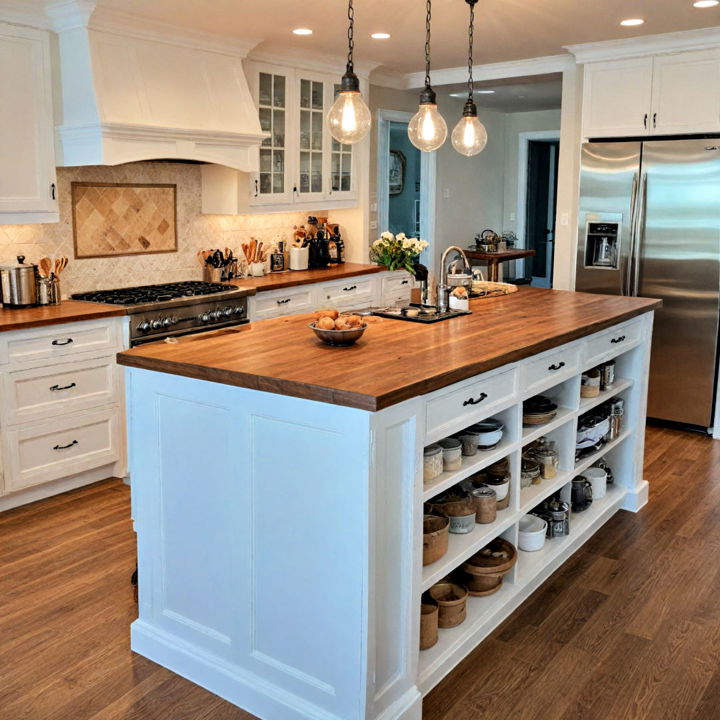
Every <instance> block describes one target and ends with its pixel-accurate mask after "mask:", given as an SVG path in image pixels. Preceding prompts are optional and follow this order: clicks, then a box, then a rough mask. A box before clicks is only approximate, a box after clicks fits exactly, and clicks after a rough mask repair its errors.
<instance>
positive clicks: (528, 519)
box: [518, 515, 547, 552]
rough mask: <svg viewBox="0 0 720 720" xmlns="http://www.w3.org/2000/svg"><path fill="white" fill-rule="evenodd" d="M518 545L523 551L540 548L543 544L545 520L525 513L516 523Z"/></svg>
mask: <svg viewBox="0 0 720 720" xmlns="http://www.w3.org/2000/svg"><path fill="white" fill-rule="evenodd" d="M518 530H519V532H518V547H519V548H520V549H521V550H524V551H525V552H535V551H536V550H541V549H542V547H543V545H545V535H546V533H547V522H545V520H543V519H542V518H539V517H537V516H535V515H525V516H523V517H522V518H521V519H520V523H519V525H518Z"/></svg>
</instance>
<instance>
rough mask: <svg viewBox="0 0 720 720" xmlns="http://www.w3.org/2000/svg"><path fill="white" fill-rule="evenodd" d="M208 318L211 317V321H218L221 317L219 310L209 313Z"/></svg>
mask: <svg viewBox="0 0 720 720" xmlns="http://www.w3.org/2000/svg"><path fill="white" fill-rule="evenodd" d="M210 317H211V318H212V319H213V320H219V319H220V318H221V317H222V311H220V310H213V311H212V312H211V313H210Z"/></svg>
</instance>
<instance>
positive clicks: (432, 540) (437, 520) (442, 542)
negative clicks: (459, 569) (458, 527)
mask: <svg viewBox="0 0 720 720" xmlns="http://www.w3.org/2000/svg"><path fill="white" fill-rule="evenodd" d="M449 527H450V520H448V518H446V517H438V516H437V515H425V517H423V565H430V563H434V562H435V561H436V560H439V559H440V558H441V557H442V556H443V555H444V554H445V553H446V552H447V550H448V528H449Z"/></svg>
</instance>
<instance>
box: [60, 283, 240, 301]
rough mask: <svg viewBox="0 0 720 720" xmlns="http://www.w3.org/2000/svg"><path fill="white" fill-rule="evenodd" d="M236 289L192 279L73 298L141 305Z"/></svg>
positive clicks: (78, 294)
mask: <svg viewBox="0 0 720 720" xmlns="http://www.w3.org/2000/svg"><path fill="white" fill-rule="evenodd" d="M234 289H235V288H234V287H233V286H231V285H221V284H219V283H207V282H200V281H194V280H191V281H188V282H179V283H166V284H164V285H141V286H139V287H129V288H118V289H116V290H97V291H94V292H86V293H75V294H74V295H73V296H72V299H73V300H84V301H85V302H97V303H106V304H109V305H141V304H143V303H152V302H158V303H159V302H167V301H168V300H175V299H176V298H182V297H198V296H202V295H215V294H217V293H222V292H231V291H232V290H234Z"/></svg>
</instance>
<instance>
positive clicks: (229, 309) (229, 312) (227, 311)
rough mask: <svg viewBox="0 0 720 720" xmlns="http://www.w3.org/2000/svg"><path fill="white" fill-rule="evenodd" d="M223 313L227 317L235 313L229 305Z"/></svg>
mask: <svg viewBox="0 0 720 720" xmlns="http://www.w3.org/2000/svg"><path fill="white" fill-rule="evenodd" d="M222 314H223V315H224V316H225V317H230V316H231V315H232V314H233V309H232V308H231V307H229V306H228V307H226V308H224V309H223V311H222Z"/></svg>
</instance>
